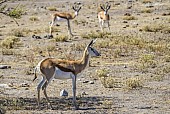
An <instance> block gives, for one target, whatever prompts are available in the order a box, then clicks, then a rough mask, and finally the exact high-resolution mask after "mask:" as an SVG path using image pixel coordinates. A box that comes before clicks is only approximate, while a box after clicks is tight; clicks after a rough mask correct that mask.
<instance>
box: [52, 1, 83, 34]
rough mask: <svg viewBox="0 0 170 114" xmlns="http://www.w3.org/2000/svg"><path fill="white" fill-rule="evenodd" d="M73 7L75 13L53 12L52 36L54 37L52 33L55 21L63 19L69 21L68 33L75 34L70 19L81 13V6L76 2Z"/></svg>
mask: <svg viewBox="0 0 170 114" xmlns="http://www.w3.org/2000/svg"><path fill="white" fill-rule="evenodd" d="M72 8H73V10H74V11H75V12H74V14H73V13H68V12H55V13H54V14H52V21H51V23H50V36H51V37H53V35H52V27H53V25H54V23H55V22H57V21H62V20H65V21H67V26H68V35H71V36H73V34H72V32H71V27H70V20H72V19H74V18H75V17H76V16H78V13H79V11H80V9H81V6H79V5H77V3H75V5H74V6H73V7H72Z"/></svg>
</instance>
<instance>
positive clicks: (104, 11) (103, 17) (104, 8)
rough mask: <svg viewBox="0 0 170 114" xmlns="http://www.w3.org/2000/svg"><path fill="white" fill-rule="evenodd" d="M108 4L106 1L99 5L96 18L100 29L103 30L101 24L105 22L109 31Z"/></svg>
mask: <svg viewBox="0 0 170 114" xmlns="http://www.w3.org/2000/svg"><path fill="white" fill-rule="evenodd" d="M110 6H111V5H110V4H109V3H108V2H106V3H105V4H103V5H100V8H101V11H99V12H98V19H99V25H100V28H101V31H102V32H103V26H104V24H105V23H107V26H108V28H109V31H110V24H109V20H110V17H109V14H108V10H109V9H110Z"/></svg>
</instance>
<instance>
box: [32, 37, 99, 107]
mask: <svg viewBox="0 0 170 114" xmlns="http://www.w3.org/2000/svg"><path fill="white" fill-rule="evenodd" d="M95 41H96V40H92V41H91V42H90V44H88V45H87V46H86V48H85V50H84V53H83V56H82V58H81V59H80V60H76V61H70V60H61V59H55V58H47V59H44V60H42V61H40V62H39V63H38V65H37V66H36V68H35V78H34V79H33V81H34V80H35V79H36V78H37V75H36V70H37V69H38V70H39V71H40V72H41V73H42V77H43V79H42V81H41V82H40V83H39V84H38V86H37V91H38V107H40V89H41V88H42V90H43V91H44V95H45V97H46V99H47V102H48V103H49V104H50V107H51V108H53V107H52V105H51V103H50V101H49V99H48V96H47V93H46V88H47V85H48V84H49V83H50V81H51V80H52V79H53V78H55V79H72V87H73V88H72V89H73V104H74V107H75V109H78V106H77V104H76V78H77V74H78V73H80V72H81V71H83V70H84V69H85V67H86V66H87V64H88V61H89V57H90V56H100V54H99V53H98V51H97V50H95V49H94V48H92V47H91V46H92V45H93V44H94V43H95Z"/></svg>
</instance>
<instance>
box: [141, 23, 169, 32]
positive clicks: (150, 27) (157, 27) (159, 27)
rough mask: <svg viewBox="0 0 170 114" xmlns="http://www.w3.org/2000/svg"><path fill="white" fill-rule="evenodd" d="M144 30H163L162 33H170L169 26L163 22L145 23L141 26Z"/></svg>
mask: <svg viewBox="0 0 170 114" xmlns="http://www.w3.org/2000/svg"><path fill="white" fill-rule="evenodd" d="M142 30H143V31H145V32H163V33H167V34H168V33H170V27H169V26H167V25H165V24H152V25H146V26H144V27H143V28H142Z"/></svg>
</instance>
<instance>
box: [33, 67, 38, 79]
mask: <svg viewBox="0 0 170 114" xmlns="http://www.w3.org/2000/svg"><path fill="white" fill-rule="evenodd" d="M36 72H37V67H35V69H34V79H33V80H32V81H34V80H35V79H36V78H37V74H36Z"/></svg>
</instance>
